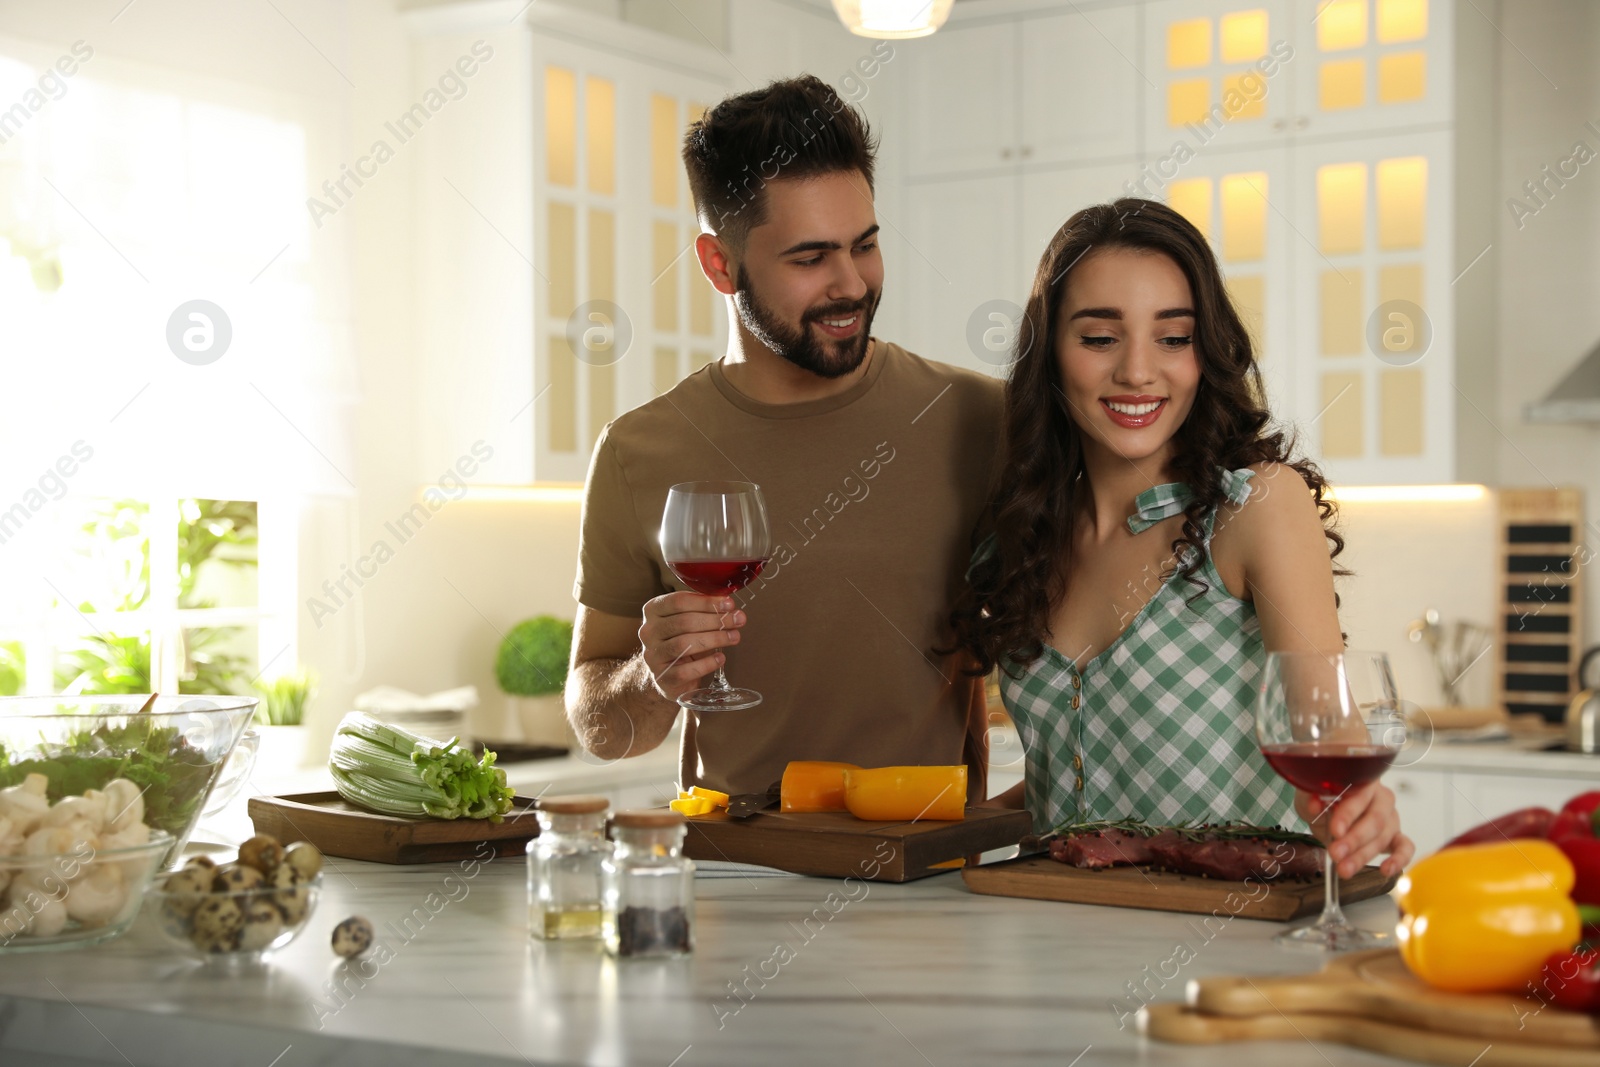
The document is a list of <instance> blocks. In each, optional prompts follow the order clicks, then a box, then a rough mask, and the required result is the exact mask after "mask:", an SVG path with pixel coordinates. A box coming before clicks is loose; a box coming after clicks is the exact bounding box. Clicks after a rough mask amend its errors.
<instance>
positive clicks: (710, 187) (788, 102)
mask: <svg viewBox="0 0 1600 1067" xmlns="http://www.w3.org/2000/svg"><path fill="white" fill-rule="evenodd" d="M875 148H876V146H875V142H874V139H873V137H872V134H871V132H870V131H869V129H868V128H867V124H866V122H865V120H864V119H863V118H862V116H861V115H860V114H859V113H858V112H857V111H856V110H855V109H854V108H853V107H851V106H849V105H847V104H846V103H845V102H844V101H843V100H841V99H840V98H839V97H838V96H837V94H835V93H834V92H833V90H832V89H830V88H829V87H828V86H827V85H826V84H825V83H824V82H822V81H820V80H818V79H817V78H814V77H810V76H805V77H801V78H796V79H793V80H790V81H784V82H775V83H773V84H772V85H769V86H767V87H766V88H764V89H760V90H756V91H753V92H749V93H744V94H741V95H738V96H733V97H729V98H728V99H726V100H724V101H722V103H720V104H718V105H717V106H716V107H715V108H713V109H711V110H710V111H708V112H707V113H706V115H705V116H704V118H702V119H701V120H700V121H699V122H698V123H696V124H695V125H694V126H693V127H692V128H691V129H690V130H689V133H688V135H687V137H686V138H685V144H684V149H683V158H684V163H685V165H686V167H687V168H688V172H689V184H690V188H691V190H692V192H693V195H694V201H695V207H696V210H697V212H698V214H699V217H700V223H701V228H702V230H703V231H704V232H703V233H702V234H701V235H700V236H699V237H698V239H697V240H696V242H695V252H696V254H697V255H698V257H699V260H700V266H701V269H702V270H703V271H704V272H705V275H706V277H707V278H708V279H710V281H711V284H712V285H713V286H715V288H716V289H717V291H718V292H720V293H722V294H723V295H724V296H726V297H727V300H728V305H729V320H730V324H731V328H730V330H729V337H728V350H727V353H726V355H725V356H724V357H723V358H722V359H721V360H720V361H719V362H716V363H713V364H711V365H709V366H707V367H705V368H704V369H702V370H700V371H698V372H696V373H694V374H691V375H690V376H689V377H688V378H686V379H684V380H683V381H682V382H680V383H679V384H678V385H677V386H676V387H675V388H673V389H672V390H670V391H668V392H667V393H665V394H663V395H662V396H659V397H657V398H656V399H655V400H653V401H651V402H650V403H648V404H645V405H643V406H642V407H639V408H636V409H635V410H633V411H630V412H628V413H627V414H625V415H623V416H622V417H621V418H619V419H617V420H616V421H615V422H613V423H611V425H609V426H608V427H606V430H605V432H604V433H603V434H602V435H601V437H600V439H599V441H598V442H597V443H596V445H595V451H594V456H593V459H592V461H591V464H590V468H589V477H588V482H587V485H586V487H585V495H584V506H583V532H582V541H581V545H580V549H579V566H578V580H577V585H576V588H575V590H574V595H575V596H576V598H577V600H578V601H579V605H580V607H579V609H578V617H577V627H576V634H575V636H574V640H573V649H572V669H571V672H570V674H569V677H568V681H567V690H566V703H567V711H568V716H569V717H570V719H571V720H572V723H573V727H574V729H575V730H576V731H577V733H578V736H579V738H580V739H581V741H582V742H583V744H584V746H585V747H586V748H588V749H589V750H590V751H592V752H594V753H596V754H597V755H600V756H603V757H607V758H614V757H622V756H631V755H639V754H640V753H643V752H647V751H649V750H651V749H653V748H655V747H656V746H657V745H659V744H661V742H662V741H663V740H664V739H665V738H666V736H667V734H668V732H669V731H670V730H671V728H672V725H673V722H674V721H675V720H676V718H677V716H678V714H679V707H678V705H677V703H676V700H677V698H678V697H680V696H681V695H683V694H684V693H686V692H688V691H690V690H692V689H696V688H699V687H700V686H701V685H703V684H705V682H706V681H708V679H707V676H708V675H709V674H710V673H711V672H712V671H714V670H715V669H716V668H717V667H718V666H720V665H723V664H725V665H726V670H727V673H728V675H729V676H730V678H731V680H732V682H733V684H734V685H737V686H739V687H742V688H750V689H754V690H756V691H758V692H759V693H761V694H762V695H763V697H764V700H763V702H762V703H761V704H760V705H759V706H757V707H754V708H751V709H748V710H745V711H729V712H720V713H709V712H708V713H700V714H696V713H694V712H689V713H686V717H685V722H684V729H683V742H682V751H681V766H682V777H681V786H682V788H685V789H687V788H688V787H689V786H690V785H703V786H708V787H711V788H714V789H720V790H723V791H726V792H732V793H753V792H764V791H766V789H767V788H768V786H770V785H771V784H772V783H773V782H775V781H777V780H778V779H779V778H780V777H781V776H782V774H783V768H784V765H785V764H787V763H788V762H789V761H790V760H797V759H815V760H844V761H848V762H851V763H857V764H860V765H863V766H887V765H896V764H954V763H959V762H962V761H965V762H966V763H967V764H968V765H969V767H970V768H971V770H970V773H969V796H970V797H971V798H973V799H975V800H981V799H983V797H984V777H985V762H986V755H987V746H986V744H985V743H984V741H985V728H986V724H987V723H986V717H985V715H984V714H983V700H982V690H981V686H980V685H979V684H978V682H976V681H974V680H972V679H970V678H968V677H966V676H964V675H963V674H962V673H961V672H960V670H959V665H958V663H957V662H956V661H955V660H954V658H953V657H941V656H939V655H938V654H936V653H935V652H934V651H933V650H934V648H936V647H946V646H948V645H949V644H950V643H951V642H950V639H949V632H948V630H947V629H946V619H947V616H948V612H949V607H950V604H951V603H952V602H953V599H954V595H955V591H956V589H957V586H958V583H959V582H960V581H961V580H962V576H963V575H964V573H965V570H966V566H967V559H968V555H969V552H970V546H971V541H970V536H971V531H972V529H973V527H974V524H975V523H976V521H977V520H978V517H979V512H980V511H981V509H982V504H983V498H984V494H985V492H986V491H987V488H988V483H989V477H990V474H991V469H992V465H993V463H994V461H995V456H996V453H997V450H998V446H999V441H998V429H999V426H1000V412H1001V391H1000V385H999V383H998V382H996V381H994V380H992V379H990V378H987V377H985V376H983V375H980V374H974V373H971V372H968V371H964V370H957V369H955V368H953V367H948V366H945V365H944V364H940V363H933V362H929V361H926V360H923V359H920V358H918V357H917V356H914V355H912V354H910V353H908V352H906V351H905V350H904V349H902V348H900V347H898V346H897V345H893V344H888V343H885V342H883V341H880V340H876V339H874V338H872V337H871V335H870V330H871V325H872V316H873V313H874V311H875V310H876V309H877V307H878V301H879V297H880V295H881V292H882V285H883V260H882V258H881V257H880V255H879V251H878V241H877V235H878V222H877V218H876V217H875V214H874V211H873V186H872V175H873V161H874V153H875ZM713 479H725V480H737V481H745V482H755V483H756V484H758V485H760V486H761V488H762V491H763V493H764V495H765V497H766V501H767V509H768V516H769V520H770V524H771V528H772V541H773V544H772V548H773V553H772V558H771V561H770V562H769V563H768V564H767V567H766V569H765V570H764V571H763V572H762V573H761V575H760V577H759V578H757V579H756V580H755V581H754V582H752V583H751V584H750V585H749V586H747V587H746V588H745V589H744V590H743V591H742V592H740V593H738V594H735V596H734V597H728V598H720V597H709V596H702V595H700V594H698V593H694V592H689V591H687V590H685V588H684V586H683V584H682V583H680V582H679V581H678V580H677V579H676V578H675V577H674V576H673V575H672V573H671V571H669V570H668V569H667V567H666V565H665V563H664V562H663V560H662V557H661V549H660V545H659V543H658V532H659V530H660V525H661V513H662V508H663V506H664V504H665V502H666V497H667V490H668V489H669V488H670V487H671V486H672V485H674V484H675V483H678V482H686V481H703V480H713ZM675 590H676V591H675Z"/></svg>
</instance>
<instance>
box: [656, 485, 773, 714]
mask: <svg viewBox="0 0 1600 1067" xmlns="http://www.w3.org/2000/svg"><path fill="white" fill-rule="evenodd" d="M771 553H772V535H771V533H770V532H769V531H768V529H767V503H766V500H765V499H763V498H762V496H761V487H760V486H759V485H756V484H754V483H752V482H680V483H679V484H677V485H675V486H673V487H672V488H671V489H669V490H668V491H667V507H666V510H665V511H664V512H663V513H662V515H661V555H662V557H663V558H664V559H665V560H666V561H667V566H668V567H670V568H671V569H672V573H673V574H675V575H677V576H678V580H679V581H680V582H682V583H683V584H684V585H686V586H688V587H689V588H690V589H693V590H694V591H695V592H697V593H704V594H705V595H706V596H731V595H732V594H734V593H736V592H738V591H739V590H740V589H743V588H744V587H745V586H746V585H749V584H750V583H751V582H752V581H754V580H755V578H756V576H757V575H759V574H760V573H761V568H762V567H765V566H766V565H767V560H768V559H769V558H770V557H771ZM678 703H679V704H681V705H682V706H683V707H685V708H688V709H689V710H691V711H743V710H744V709H746V708H753V707H755V706H756V705H757V704H759V703H761V694H760V693H758V692H756V691H755V690H754V689H735V688H734V687H733V686H731V685H729V684H728V677H727V675H725V674H723V672H722V668H721V667H718V668H717V670H716V673H715V674H713V675H712V676H711V683H710V684H709V685H706V686H703V687H701V688H699V689H694V690H691V691H690V692H687V693H685V694H683V695H682V696H681V697H679V698H678Z"/></svg>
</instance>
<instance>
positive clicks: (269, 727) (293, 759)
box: [250, 668, 317, 773]
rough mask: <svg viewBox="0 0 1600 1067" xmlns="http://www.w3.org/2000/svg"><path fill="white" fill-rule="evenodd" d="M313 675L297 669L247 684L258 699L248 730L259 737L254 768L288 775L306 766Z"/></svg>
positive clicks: (313, 682)
mask: <svg viewBox="0 0 1600 1067" xmlns="http://www.w3.org/2000/svg"><path fill="white" fill-rule="evenodd" d="M316 681H317V678H316V675H314V674H313V673H311V671H309V670H307V669H305V668H301V669H300V670H298V671H291V672H288V673H285V674H280V675H278V676H277V677H276V678H269V679H266V680H264V681H255V682H251V683H250V688H251V689H253V690H255V692H256V695H257V696H259V697H260V698H261V703H260V704H259V705H257V707H256V717H255V722H254V725H253V727H252V729H254V730H255V731H256V733H258V734H260V735H261V743H260V744H261V747H260V752H259V754H258V755H257V757H256V760H257V763H258V765H259V766H260V767H261V768H262V770H264V771H266V772H268V773H274V772H276V773H289V772H292V771H297V770H300V769H301V768H303V767H305V766H306V765H307V763H308V762H309V761H308V759H307V755H308V754H307V752H306V739H307V736H308V732H307V731H306V729H305V716H306V701H307V700H309V699H310V698H311V693H312V690H313V689H314V688H315V687H316Z"/></svg>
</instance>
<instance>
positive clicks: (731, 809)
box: [728, 782, 782, 819]
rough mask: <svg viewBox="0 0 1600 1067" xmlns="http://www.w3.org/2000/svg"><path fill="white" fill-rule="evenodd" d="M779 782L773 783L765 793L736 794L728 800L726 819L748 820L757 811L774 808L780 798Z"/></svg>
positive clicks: (780, 784) (780, 785) (780, 787)
mask: <svg viewBox="0 0 1600 1067" xmlns="http://www.w3.org/2000/svg"><path fill="white" fill-rule="evenodd" d="M781 789H782V783H781V782H774V783H772V785H771V786H770V787H769V788H768V789H767V791H766V792H765V793H737V794H735V795H733V796H731V797H729V798H728V818H730V819H748V818H749V817H750V816H752V815H754V814H756V813H757V812H759V811H766V810H767V809H768V808H775V807H777V806H778V802H779V800H780V798H781Z"/></svg>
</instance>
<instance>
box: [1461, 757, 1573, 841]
mask: <svg viewBox="0 0 1600 1067" xmlns="http://www.w3.org/2000/svg"><path fill="white" fill-rule="evenodd" d="M1450 778H1451V781H1450V796H1449V800H1450V811H1451V819H1450V822H1451V826H1452V827H1453V833H1455V834H1459V833H1461V832H1462V831H1463V830H1470V829H1471V828H1472V827H1474V826H1476V825H1478V824H1479V823H1485V822H1488V821H1489V820H1490V819H1494V818H1498V817H1499V816H1501V815H1504V814H1506V813H1507V812H1512V811H1516V810H1517V809H1518V808H1532V807H1544V808H1550V809H1551V810H1553V811H1560V810H1561V805H1563V804H1565V803H1566V802H1567V801H1569V800H1571V799H1572V798H1573V797H1575V796H1577V795H1578V794H1579V793H1587V792H1589V791H1590V790H1592V789H1597V788H1600V781H1596V780H1595V779H1592V778H1591V779H1583V778H1546V777H1538V778H1534V777H1528V776H1523V775H1509V774H1463V773H1461V772H1455V773H1453V774H1452V775H1451V776H1450Z"/></svg>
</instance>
